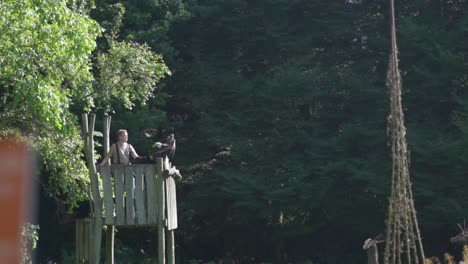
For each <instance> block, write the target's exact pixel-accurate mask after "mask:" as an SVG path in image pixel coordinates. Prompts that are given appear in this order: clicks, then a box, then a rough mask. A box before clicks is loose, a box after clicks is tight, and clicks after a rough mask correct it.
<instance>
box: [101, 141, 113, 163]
mask: <svg viewBox="0 0 468 264" xmlns="http://www.w3.org/2000/svg"><path fill="white" fill-rule="evenodd" d="M114 146H115V144H112V146H111V147H110V149H109V152H107V155H106V157H105V158H104V159H103V160H102V161H101V165H109V159H110V158H111V157H112V155H113V154H114V150H115V147H114Z"/></svg>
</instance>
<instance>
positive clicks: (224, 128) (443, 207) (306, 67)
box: [0, 0, 468, 263]
mask: <svg viewBox="0 0 468 264" xmlns="http://www.w3.org/2000/svg"><path fill="white" fill-rule="evenodd" d="M20 2H22V3H25V4H20V3H16V1H4V2H2V4H0V11H1V14H2V16H1V18H0V19H1V20H0V31H1V33H2V34H0V40H1V41H0V43H2V44H1V45H0V55H1V56H0V66H1V69H0V81H2V83H1V84H0V91H1V92H2V102H1V105H0V107H1V109H2V119H1V122H2V124H3V123H5V124H6V125H5V126H2V128H3V127H11V128H19V129H20V130H21V131H24V129H25V128H34V129H39V130H38V131H36V130H34V131H33V132H34V133H35V134H36V135H42V134H41V133H44V131H47V133H51V135H56V137H57V138H59V139H60V140H55V139H54V137H40V136H38V137H37V138H38V139H40V140H41V139H42V140H43V141H44V143H41V144H44V151H42V152H44V153H43V155H44V156H45V159H46V160H47V159H50V160H52V159H53V157H56V156H59V157H64V156H66V155H68V154H67V153H62V152H63V151H67V149H68V148H63V147H62V145H65V146H68V145H69V146H70V148H73V151H78V152H73V153H74V154H73V155H72V157H74V158H76V159H79V158H80V157H81V156H80V154H78V153H79V150H76V149H79V148H76V146H78V145H80V144H81V143H79V138H78V137H77V133H78V132H77V131H76V125H77V121H76V120H77V119H76V116H72V115H73V114H72V113H74V114H79V111H81V110H82V109H87V110H89V109H100V110H103V111H111V110H112V111H115V114H114V115H113V123H112V130H113V131H116V130H117V129H118V128H127V129H129V132H130V142H131V143H132V144H133V145H134V146H135V147H136V149H137V151H138V152H140V154H141V153H142V152H145V151H146V150H147V149H148V143H149V142H148V141H147V140H146V139H144V137H143V134H142V133H141V131H142V129H144V128H149V127H153V128H157V127H163V128H166V129H174V130H175V133H176V137H177V140H178V142H177V143H178V147H177V153H176V161H175V163H176V165H177V166H178V167H179V168H181V169H182V174H183V176H184V180H183V181H182V182H181V183H179V185H178V187H179V190H178V198H179V200H178V203H179V221H180V223H179V229H178V230H177V232H176V243H177V248H176V251H177V252H178V258H177V259H178V260H180V261H184V262H185V261H188V260H190V259H203V260H204V261H210V260H216V259H217V258H223V257H225V258H227V256H230V257H236V258H238V259H242V261H243V262H261V261H267V262H281V261H284V259H285V258H286V257H287V259H288V261H290V262H294V263H298V262H305V261H306V260H312V261H313V263H341V262H344V261H346V263H362V262H363V261H365V254H364V252H363V251H362V250H361V247H362V243H363V241H364V240H365V239H366V238H367V237H370V236H375V235H377V234H380V233H383V231H384V220H385V212H386V206H387V197H388V193H389V191H390V190H389V180H390V176H391V164H390V162H391V159H390V156H389V154H390V149H389V147H388V146H387V141H388V137H387V131H386V118H387V114H388V100H387V97H388V96H387V95H388V94H387V91H386V86H385V74H386V69H387V62H388V54H389V33H388V31H389V27H388V16H387V13H388V10H387V1H386V0H385V1H383V0H375V1H352V0H349V1H344V0H339V1H338V0H330V1H318V0H265V1H246V0H228V1H202V0H199V1H194V0H174V1H154V0H138V1H133V0H122V1H115V0H96V1H95V4H96V7H95V8H94V9H91V12H90V16H91V17H92V18H93V19H95V20H96V21H97V22H98V23H99V24H100V26H101V27H103V28H104V33H103V34H102V36H101V37H99V38H98V36H99V34H98V33H99V26H98V25H97V24H95V22H93V21H92V20H90V19H89V18H88V17H87V15H85V14H87V12H85V11H83V10H82V11H79V10H81V9H79V8H75V9H70V8H67V7H66V5H64V4H63V2H64V1H58V0H56V1H52V0H48V1H45V3H49V4H50V5H52V4H56V5H57V6H58V7H60V8H59V9H58V10H59V11H51V10H49V9H47V6H48V5H47V4H45V5H43V7H42V8H43V10H44V11H43V12H49V13H47V14H49V15H48V16H46V18H47V19H49V21H44V22H42V23H41V21H42V20H40V19H42V18H41V17H40V15H37V16H26V15H23V16H26V17H27V18H28V19H26V20H25V21H27V22H25V23H19V22H18V20H15V19H14V18H15V17H17V16H19V15H21V14H23V13H24V14H28V13H27V12H28V8H29V7H31V5H32V3H36V2H37V1H20ZM60 3H61V4H60ZM396 4H397V15H398V19H397V24H398V41H399V43H398V44H399V51H400V63H401V68H402V69H401V70H402V76H403V81H404V83H403V90H404V94H403V104H404V107H405V109H404V110H405V114H406V124H407V131H408V135H407V136H408V143H409V149H410V150H411V157H410V158H411V162H412V163H411V176H412V179H413V189H414V194H415V200H416V208H417V209H418V216H419V221H420V226H421V230H422V232H423V234H422V236H423V239H424V244H425V245H426V251H427V252H426V255H436V254H440V253H441V251H442V250H444V249H445V248H446V247H447V245H448V237H450V236H451V235H453V234H454V233H455V232H457V230H456V223H457V222H461V221H462V219H463V218H464V217H466V213H465V212H466V210H467V209H468V200H467V199H465V198H464V197H465V195H464V193H465V192H464V190H466V189H467V187H468V181H466V180H465V179H466V171H467V170H468V161H467V159H466V158H465V157H466V156H467V151H466V149H467V148H466V147H468V94H467V92H466V89H467V88H468V77H467V73H468V60H467V58H468V45H467V43H468V34H466V32H467V31H468V12H467V11H468V8H467V7H468V6H467V5H468V3H467V2H466V1H464V0H450V1H449V0H447V1H445V0H444V1H439V0H438V1H435V0H429V1H419V0H417V1H397V3H396ZM7 5H9V6H8V7H9V8H6V7H7ZM20 6H22V7H23V8H20ZM88 8H89V7H86V10H88ZM15 10H16V11H15ZM19 10H21V12H20V11H19ZM41 10H42V9H41ZM53 12H64V13H63V14H62V15H61V16H53V15H51V14H52V13H53ZM38 14H40V12H39V13H38ZM36 17H37V20H35V19H36ZM77 18H80V19H79V20H78V21H75V19H77ZM53 19H56V22H54V21H55V20H53ZM15 21H16V22H15ZM28 21H29V22H28ZM61 21H65V22H61ZM67 21H68V22H67ZM74 21H75V22H74ZM7 23H9V24H8V26H7ZM15 23H16V24H15ZM54 23H57V24H58V25H62V24H60V23H63V25H64V26H60V27H58V26H55V27H54V26H53V25H54ZM82 24H83V25H82ZM12 25H13V26H12ZM66 25H71V26H70V27H71V28H73V30H77V31H73V32H81V33H82V34H66V32H67V30H71V29H70V28H67V26H66ZM75 27H76V29H75ZM32 28H34V29H35V30H36V31H37V32H38V33H37V36H36V37H35V38H33V39H35V40H36V42H34V43H33V44H34V45H36V46H34V45H31V43H29V42H28V41H30V39H32V37H31V36H30V35H27V34H26V33H25V32H29V31H28V30H30V29H32ZM15 30H16V31H15ZM41 32H42V33H44V34H46V35H50V37H48V38H44V37H41V36H43V35H42V33H41ZM22 33H23V34H24V37H21V38H13V37H12V36H13V35H15V36H17V35H21V34H22ZM61 38H64V40H63V41H65V42H66V43H67V44H66V45H55V46H54V45H50V43H60V40H61ZM79 38H82V39H79ZM96 38H97V39H96ZM41 39H42V41H43V42H40V41H39V42H38V41H37V40H41ZM13 41H16V42H13ZM21 41H23V42H24V43H23V44H22V42H21ZM76 41H78V42H79V43H76V44H74V43H75V42H76ZM38 43H39V44H38ZM41 43H42V44H41ZM95 43H97V50H96V52H95V56H94V57H93V59H91V57H90V56H89V55H90V52H91V51H92V49H93V48H94V45H96V44H95ZM138 43H140V44H138ZM68 44H69V45H68ZM75 46H76V48H75ZM22 47H33V48H34V49H26V51H25V52H23V50H22V49H21V48H22ZM71 47H73V48H71ZM152 50H153V51H154V52H156V53H157V54H162V57H159V56H158V55H156V53H154V52H153V51H152ZM74 52H75V53H74ZM49 53H50V55H47V56H45V55H44V54H49ZM37 54H41V55H44V56H38V55H37ZM162 58H164V61H165V62H166V63H167V64H168V68H170V69H171V72H172V76H171V77H170V78H166V79H164V80H162V83H163V86H161V89H157V90H156V89H155V88H156V86H155V84H156V83H158V82H159V81H160V79H161V78H162V77H163V76H164V75H167V74H168V73H169V71H168V68H167V67H166V66H165V65H163V64H162ZM63 61H67V62H69V63H63ZM26 62H28V63H26ZM29 62H34V63H29ZM83 67H84V68H83ZM90 69H92V73H93V74H90ZM23 72H24V74H23ZM75 72H77V75H76V76H75V75H70V73H75ZM25 76H29V78H23V77H25ZM20 87H30V89H20ZM18 92H19V93H18ZM3 94H5V95H6V96H3ZM38 95H39V96H38ZM39 99H41V100H45V101H46V102H48V104H39V103H38V101H37V100H39ZM46 99H47V100H46ZM25 101H26V102H28V103H27V104H26V103H23V102H25ZM138 102H142V103H146V104H139V103H138ZM70 105H72V106H73V107H74V108H73V107H72V108H73V109H70ZM93 107H94V108H93ZM129 108H131V109H132V110H131V111H129V110H127V109H129ZM76 109H79V110H76ZM33 117H34V118H33ZM46 121H47V122H46ZM17 124H22V125H21V126H18V125H17ZM39 124H40V125H41V126H39ZM98 126H99V125H98ZM36 127H38V128H36ZM67 129H69V130H67ZM64 130H65V131H73V133H72V132H70V133H72V134H73V135H75V136H74V137H72V136H70V135H72V134H67V133H63V132H62V131H64ZM26 131H27V130H26ZM40 131H42V132H40ZM54 131H58V132H56V133H54ZM64 138H66V140H65V139H64ZM57 142H70V143H69V144H68V143H67V144H62V143H60V145H57V144H56V143H57ZM49 149H50V150H49ZM58 150H60V151H62V152H58V153H59V155H57V154H55V153H57V151H58ZM70 151H71V150H70ZM42 152H41V153H42ZM66 160H67V163H65V164H69V163H68V162H72V163H73V164H81V163H75V162H74V161H73V159H66ZM47 164H49V163H47ZM50 164H62V163H60V162H52V163H50ZM54 166H58V165H54ZM76 166H81V165H76ZM79 169H81V167H80V168H76V169H71V170H67V171H69V172H70V173H71V172H72V171H73V173H74V174H73V177H77V175H82V174H80V173H75V172H76V171H78V172H79ZM56 170H59V169H58V168H57V169H56ZM53 171H54V170H52V169H49V173H53ZM63 176H64V177H63V178H62V177H53V178H54V179H56V180H57V184H59V188H58V189H57V188H56V189H57V190H64V189H66V188H68V187H67V186H68V185H67V184H68V183H67V181H68V180H69V179H70V177H66V176H65V175H63ZM79 182H80V184H84V183H85V182H86V181H79ZM52 186H54V185H52ZM59 197H60V198H62V199H63V198H64V197H61V196H59ZM43 230H47V228H45V227H42V226H41V232H42V231H43ZM44 232H45V231H44ZM51 232H52V231H51ZM57 236H58V235H57ZM142 238H144V239H142ZM117 239H119V241H118V244H119V249H118V252H120V253H119V254H122V256H121V257H122V259H125V260H131V259H134V260H136V259H140V260H141V259H143V258H149V256H153V257H154V254H155V252H154V249H155V243H156V242H155V237H154V235H152V234H150V233H146V232H144V233H143V234H142V232H139V231H137V232H133V233H132V232H131V231H128V232H127V230H122V231H121V232H119V233H118V234H117ZM51 240H52V239H50V238H49V240H48V241H47V242H44V243H49V245H57V244H54V243H53V242H51ZM148 241H149V242H148ZM39 247H41V240H40V241H39ZM51 248H54V246H51ZM141 250H143V251H141ZM56 251H57V252H59V251H58V250H56ZM123 252H127V253H125V254H127V255H126V256H123V254H124V253H123ZM142 252H143V253H142ZM49 253H50V252H49ZM43 254H44V255H43V256H41V257H42V258H43V259H45V258H47V257H50V256H46V254H48V253H43ZM55 258H59V256H55Z"/></svg>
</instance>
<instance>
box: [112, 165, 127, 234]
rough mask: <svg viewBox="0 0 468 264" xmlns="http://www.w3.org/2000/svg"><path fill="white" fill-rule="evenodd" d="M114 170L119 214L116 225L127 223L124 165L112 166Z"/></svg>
mask: <svg viewBox="0 0 468 264" xmlns="http://www.w3.org/2000/svg"><path fill="white" fill-rule="evenodd" d="M112 170H113V172H114V184H115V188H114V190H115V214H116V215H117V221H116V225H124V224H125V207H124V179H123V177H124V176H123V174H124V167H123V166H120V165H114V166H112Z"/></svg>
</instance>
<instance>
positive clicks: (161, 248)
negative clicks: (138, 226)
mask: <svg viewBox="0 0 468 264" xmlns="http://www.w3.org/2000/svg"><path fill="white" fill-rule="evenodd" d="M162 172H163V160H162V159H161V158H158V159H157V160H156V177H157V178H156V187H157V197H158V201H157V202H158V223H157V229H158V260H159V262H158V264H166V256H165V254H166V241H165V234H164V230H165V225H164V222H165V221H164V220H165V219H164V218H165V216H164V212H165V208H164V207H165V206H164V205H165V204H166V201H164V197H165V195H164V179H163V177H162Z"/></svg>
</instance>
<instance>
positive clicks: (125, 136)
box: [117, 129, 128, 143]
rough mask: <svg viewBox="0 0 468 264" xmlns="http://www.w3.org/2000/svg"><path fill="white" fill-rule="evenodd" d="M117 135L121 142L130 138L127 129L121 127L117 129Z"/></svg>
mask: <svg viewBox="0 0 468 264" xmlns="http://www.w3.org/2000/svg"><path fill="white" fill-rule="evenodd" d="M117 137H118V139H119V143H124V142H127V140H128V133H127V130H125V129H119V131H117Z"/></svg>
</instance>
